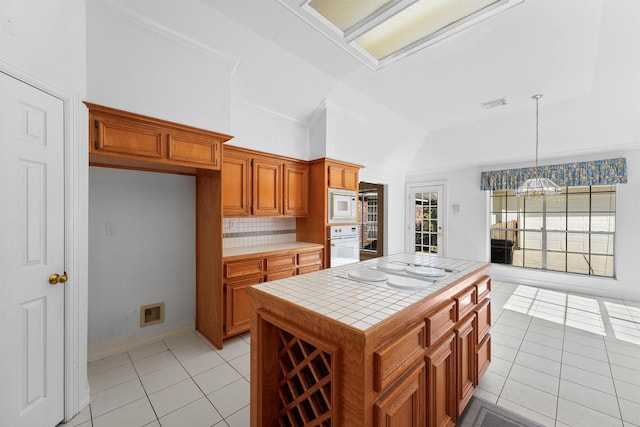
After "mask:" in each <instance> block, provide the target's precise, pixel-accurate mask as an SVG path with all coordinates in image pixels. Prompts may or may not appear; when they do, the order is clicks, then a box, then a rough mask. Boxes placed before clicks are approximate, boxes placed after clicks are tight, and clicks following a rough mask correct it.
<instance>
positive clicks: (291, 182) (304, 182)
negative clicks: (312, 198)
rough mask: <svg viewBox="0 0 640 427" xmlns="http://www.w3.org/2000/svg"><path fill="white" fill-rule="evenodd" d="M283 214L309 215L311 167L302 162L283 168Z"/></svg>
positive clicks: (285, 165)
mask: <svg viewBox="0 0 640 427" xmlns="http://www.w3.org/2000/svg"><path fill="white" fill-rule="evenodd" d="M282 177H283V187H282V188H283V190H282V202H283V205H282V213H283V214H284V215H285V216H294V217H304V216H307V215H308V214H309V166H308V165H307V164H304V163H300V162H295V163H294V162H286V163H284V164H283V166H282Z"/></svg>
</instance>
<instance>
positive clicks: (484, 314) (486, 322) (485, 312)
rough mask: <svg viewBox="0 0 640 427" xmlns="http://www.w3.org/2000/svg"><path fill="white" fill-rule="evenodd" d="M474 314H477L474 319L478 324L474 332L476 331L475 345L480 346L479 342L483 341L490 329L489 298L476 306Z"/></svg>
mask: <svg viewBox="0 0 640 427" xmlns="http://www.w3.org/2000/svg"><path fill="white" fill-rule="evenodd" d="M475 312H476V314H477V315H476V319H477V322H478V326H477V327H476V330H477V331H478V339H477V343H476V344H480V341H482V340H483V339H484V337H485V335H487V332H489V328H490V327H491V300H489V298H487V299H484V300H483V301H482V302H481V303H480V304H478V305H477V307H476V309H475Z"/></svg>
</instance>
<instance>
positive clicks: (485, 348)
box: [476, 334, 491, 385]
mask: <svg viewBox="0 0 640 427" xmlns="http://www.w3.org/2000/svg"><path fill="white" fill-rule="evenodd" d="M490 362H491V335H490V334H487V335H485V337H484V339H483V340H482V342H480V344H479V345H478V348H477V350H476V366H477V378H476V385H478V382H480V378H482V374H484V371H486V370H487V368H488V367H489V363H490Z"/></svg>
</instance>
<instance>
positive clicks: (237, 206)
mask: <svg viewBox="0 0 640 427" xmlns="http://www.w3.org/2000/svg"><path fill="white" fill-rule="evenodd" d="M222 163H223V167H222V212H223V215H224V216H232V217H233V216H236V217H237V216H249V215H251V198H252V195H251V182H250V181H251V156H249V155H248V154H247V153H245V152H243V151H236V150H233V149H229V148H225V149H224V156H223V160H222Z"/></svg>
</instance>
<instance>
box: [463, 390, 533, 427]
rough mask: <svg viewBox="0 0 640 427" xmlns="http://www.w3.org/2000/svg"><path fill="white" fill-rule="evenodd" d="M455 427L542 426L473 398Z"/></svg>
mask: <svg viewBox="0 0 640 427" xmlns="http://www.w3.org/2000/svg"><path fill="white" fill-rule="evenodd" d="M456 427H542V424H538V423H536V422H534V421H531V420H529V419H527V418H525V417H522V416H520V415H518V414H516V413H515V412H511V411H509V410H507V409H504V408H501V407H500V406H498V405H496V404H494V403H491V402H487V401H486V400H482V399H478V398H477V397H475V396H474V397H472V398H471V400H470V401H469V404H468V405H467V407H466V408H465V410H464V412H463V413H462V415H461V416H460V418H458V421H457V422H456Z"/></svg>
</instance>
